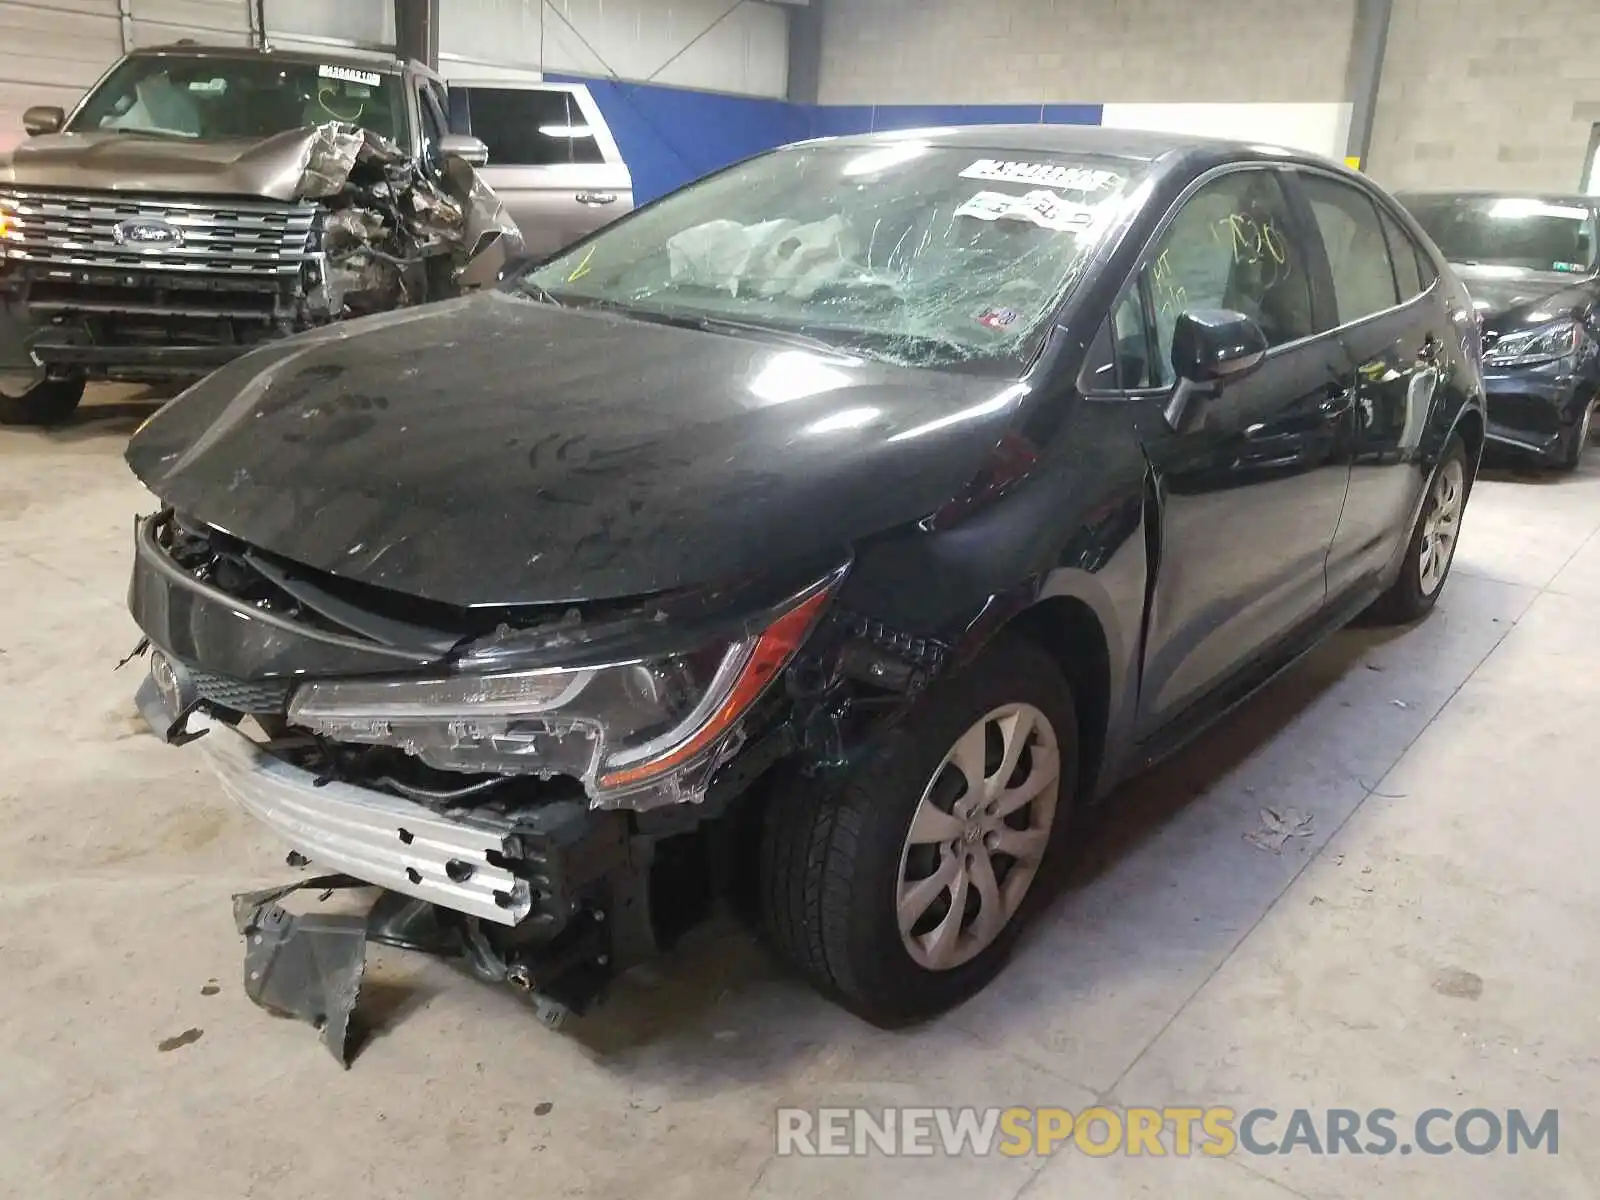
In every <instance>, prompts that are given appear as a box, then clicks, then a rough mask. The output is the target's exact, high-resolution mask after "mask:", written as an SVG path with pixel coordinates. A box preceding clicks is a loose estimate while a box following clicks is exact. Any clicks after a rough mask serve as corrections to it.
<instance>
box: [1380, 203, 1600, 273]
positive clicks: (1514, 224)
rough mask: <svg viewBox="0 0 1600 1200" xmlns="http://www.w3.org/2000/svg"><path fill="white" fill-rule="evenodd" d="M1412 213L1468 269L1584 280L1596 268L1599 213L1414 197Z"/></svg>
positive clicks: (1566, 206)
mask: <svg viewBox="0 0 1600 1200" xmlns="http://www.w3.org/2000/svg"><path fill="white" fill-rule="evenodd" d="M1401 202H1402V203H1404V204H1405V206H1406V208H1407V209H1409V210H1410V212H1411V215H1412V216H1413V217H1415V218H1416V219H1417V224H1419V225H1421V226H1422V228H1423V229H1425V230H1426V231H1427V233H1428V236H1429V237H1430V238H1432V239H1433V242H1434V244H1435V245H1436V246H1438V247H1439V249H1440V251H1442V252H1443V254H1444V256H1445V257H1446V258H1447V259H1449V260H1450V261H1451V262H1453V263H1461V264H1463V265H1466V266H1501V267H1521V268H1524V269H1526V270H1530V271H1556V272H1561V273H1563V274H1584V273H1587V272H1589V271H1590V270H1592V269H1593V268H1594V265H1595V253H1596V236H1595V234H1596V231H1595V216H1594V211H1593V210H1592V209H1591V208H1590V207H1589V206H1588V205H1587V204H1583V203H1578V202H1572V203H1568V202H1563V201H1553V200H1543V199H1538V198H1533V197H1526V196H1468V195H1455V196H1409V197H1401Z"/></svg>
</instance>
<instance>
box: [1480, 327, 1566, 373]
mask: <svg viewBox="0 0 1600 1200" xmlns="http://www.w3.org/2000/svg"><path fill="white" fill-rule="evenodd" d="M1582 338H1583V326H1582V325H1580V324H1579V323H1578V322H1577V321H1571V320H1568V321H1552V322H1551V323H1550V324H1548V325H1541V326H1539V327H1538V328H1537V329H1529V330H1526V331H1524V332H1522V333H1510V334H1506V335H1505V336H1504V337H1502V338H1501V339H1500V340H1499V341H1498V342H1496V343H1495V344H1494V348H1493V349H1492V350H1490V351H1489V352H1488V353H1487V354H1485V355H1484V356H1483V362H1484V365H1485V366H1491V367H1526V366H1531V365H1533V364H1534V363H1542V362H1554V361H1555V360H1556V359H1558V358H1565V357H1566V356H1567V355H1569V354H1571V353H1572V352H1573V351H1574V350H1576V349H1577V348H1578V346H1579V345H1580V344H1581V342H1582Z"/></svg>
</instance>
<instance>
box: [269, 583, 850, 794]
mask: <svg viewBox="0 0 1600 1200" xmlns="http://www.w3.org/2000/svg"><path fill="white" fill-rule="evenodd" d="M836 581H837V577H836V576H835V577H832V578H829V579H828V580H826V581H823V582H819V583H818V584H815V585H813V586H812V587H811V588H808V589H807V590H806V591H804V592H802V593H801V594H800V595H799V596H797V597H795V598H794V599H793V600H791V601H790V602H789V603H788V604H787V605H785V606H783V607H782V608H780V609H779V610H778V611H777V612H776V613H775V614H773V615H772V616H770V617H769V618H768V619H767V620H765V621H764V622H763V623H762V624H761V626H760V627H759V628H757V629H755V630H753V631H751V632H750V633H748V634H747V635H745V636H741V637H738V638H735V639H734V640H732V641H731V642H730V641H723V642H720V643H716V644H712V645H710V646H707V647H703V648H701V649H699V650H696V651H694V652H692V653H686V654H674V655H667V656H662V657H658V658H648V659H635V660H632V661H623V662H614V663H608V664H605V665H601V666H594V667H582V668H564V667H551V668H544V669H539V670H529V671H503V672H496V673H487V674H470V673H462V674H458V675H451V676H440V677H434V678H426V679H417V678H413V679H394V680H380V679H351V680H325V681H324V680H319V681H314V682H310V683H305V684H302V685H301V686H300V687H299V688H297V689H296V690H295V693H294V696H293V699H292V700H291V701H290V704H289V720H290V722H291V723H292V724H294V725H298V726H300V727H302V728H305V729H308V730H311V731H312V732H314V733H317V734H320V735H322V736H324V737H327V738H330V739H332V740H334V741H340V742H355V743H363V744H370V745H382V746H390V747H395V748H398V749H401V750H404V751H406V752H407V753H409V754H412V755H414V756H415V757H417V758H419V759H421V760H422V761H423V762H424V763H426V764H427V765H429V766H431V767H434V768H437V769H439V770H444V771H455V772H465V773H470V774H490V775H495V774H498V775H508V776H509V775H537V776H541V777H546V778H548V777H552V776H556V775H568V776H572V777H575V778H577V779H580V780H582V781H583V784H584V787H585V788H586V789H587V790H588V792H589V795H590V798H591V801H592V803H593V804H594V806H595V807H601V808H649V807H654V806H655V805H658V804H663V803H673V802H676V801H697V800H700V799H703V798H704V794H705V788H706V786H707V784H709V782H710V779H711V776H712V774H713V773H714V772H715V771H716V769H717V767H718V766H720V765H721V764H722V763H724V762H725V761H727V759H728V757H729V756H730V755H731V754H732V753H733V752H735V751H736V750H737V749H738V747H739V744H740V742H741V732H740V718H741V717H743V715H744V714H745V712H746V711H747V710H748V709H749V708H750V706H751V705H752V704H753V703H754V702H755V701H756V700H757V698H759V697H760V695H761V694H762V692H764V691H765V690H766V688H767V686H768V685H769V684H770V683H771V682H772V681H773V680H774V679H776V678H777V677H778V675H779V674H780V673H781V672H782V671H783V669H784V668H785V667H786V666H787V665H788V663H789V660H790V659H791V658H793V657H794V654H795V651H796V650H798V649H799V648H800V646H801V645H802V644H803V643H804V641H805V639H806V637H807V635H808V634H809V633H810V631H811V629H812V627H813V626H814V625H815V623H816V619H817V617H818V615H819V614H820V613H821V611H822V609H823V607H824V606H825V605H826V603H827V600H828V597H829V595H830V594H831V592H832V589H833V585H834V584H835V582H836Z"/></svg>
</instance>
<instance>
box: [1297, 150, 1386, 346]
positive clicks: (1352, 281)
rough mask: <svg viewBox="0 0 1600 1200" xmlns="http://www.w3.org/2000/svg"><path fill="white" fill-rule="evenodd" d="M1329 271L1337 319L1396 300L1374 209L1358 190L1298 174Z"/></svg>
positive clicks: (1368, 311)
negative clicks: (1317, 230) (1325, 250)
mask: <svg viewBox="0 0 1600 1200" xmlns="http://www.w3.org/2000/svg"><path fill="white" fill-rule="evenodd" d="M1301 186H1302V187H1303V188H1304V189H1305V194H1306V200H1307V201H1308V202H1309V203H1310V205H1311V212H1312V215H1313V216H1314V217H1316V221H1317V228H1318V229H1319V230H1320V231H1321V232H1322V244H1323V246H1324V247H1326V249H1327V251H1328V266H1329V268H1330V269H1331V270H1332V271H1333V293H1334V300H1335V302H1336V303H1337V305H1338V308H1339V318H1338V319H1339V324H1341V325H1348V324H1350V323H1351V322H1352V321H1359V320H1361V318H1363V317H1369V316H1371V315H1372V314H1373V313H1377V312H1382V311H1383V310H1384V309H1386V308H1393V307H1394V306H1395V304H1397V303H1398V295H1397V292H1396V289H1395V277H1394V267H1393V265H1392V264H1391V263H1390V261H1389V245H1388V242H1386V241H1385V240H1384V235H1383V226H1382V225H1380V224H1379V223H1378V210H1377V209H1376V208H1374V207H1373V204H1372V201H1371V200H1370V199H1368V198H1367V196H1366V195H1365V194H1364V193H1362V192H1361V191H1360V190H1358V189H1356V188H1353V187H1351V186H1350V185H1349V184H1347V183H1340V182H1339V181H1338V180H1335V179H1328V178H1326V177H1324V176H1321V175H1304V176H1301Z"/></svg>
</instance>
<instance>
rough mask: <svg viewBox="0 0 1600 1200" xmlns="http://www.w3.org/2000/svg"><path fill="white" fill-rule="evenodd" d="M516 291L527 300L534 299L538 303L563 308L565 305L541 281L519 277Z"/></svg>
mask: <svg viewBox="0 0 1600 1200" xmlns="http://www.w3.org/2000/svg"><path fill="white" fill-rule="evenodd" d="M515 290H516V292H517V293H518V294H519V295H521V296H524V297H526V298H527V299H529V300H536V301H538V302H539V303H540V304H549V305H553V306H554V307H556V308H565V307H566V305H564V304H562V303H561V301H559V300H557V299H556V295H555V293H554V292H552V291H551V290H550V289H549V288H547V287H545V286H544V285H543V284H541V283H534V282H533V280H531V279H519V280H517V282H516V287H515Z"/></svg>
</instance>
